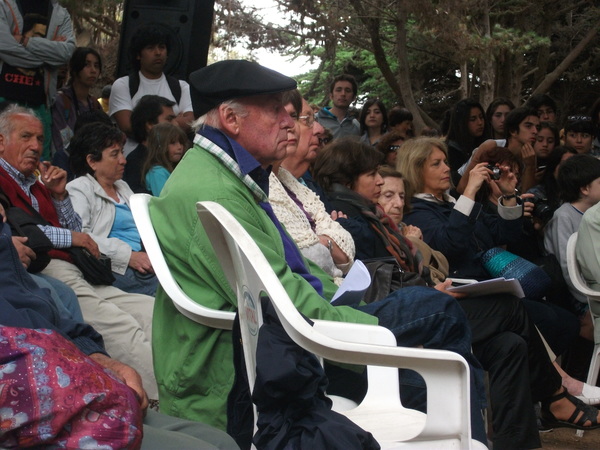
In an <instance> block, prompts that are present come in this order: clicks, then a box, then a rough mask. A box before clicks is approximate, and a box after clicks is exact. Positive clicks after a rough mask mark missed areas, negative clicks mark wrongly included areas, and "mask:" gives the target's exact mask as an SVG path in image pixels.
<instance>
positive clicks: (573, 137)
mask: <svg viewBox="0 0 600 450" xmlns="http://www.w3.org/2000/svg"><path fill="white" fill-rule="evenodd" d="M592 141H593V138H592V135H591V134H590V133H583V132H581V131H567V133H565V144H566V145H568V146H569V147H573V148H574V149H575V150H577V153H589V152H590V150H591V149H592Z"/></svg>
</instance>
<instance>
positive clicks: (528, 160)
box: [521, 142, 537, 167]
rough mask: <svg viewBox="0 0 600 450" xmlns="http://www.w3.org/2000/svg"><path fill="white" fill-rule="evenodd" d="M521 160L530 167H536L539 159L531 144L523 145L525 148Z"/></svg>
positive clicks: (522, 150) (522, 149)
mask: <svg viewBox="0 0 600 450" xmlns="http://www.w3.org/2000/svg"><path fill="white" fill-rule="evenodd" d="M521 158H522V159H523V162H524V163H525V164H526V165H528V166H529V165H530V164H531V165H533V166H534V167H535V165H536V160H537V158H536V156H535V150H534V149H533V146H532V145H531V144H530V143H529V142H527V143H526V144H523V147H521Z"/></svg>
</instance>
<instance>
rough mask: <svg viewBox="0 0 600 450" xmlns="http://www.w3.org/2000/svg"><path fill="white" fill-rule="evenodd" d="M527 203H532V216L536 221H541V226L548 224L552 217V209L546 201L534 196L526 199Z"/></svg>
mask: <svg viewBox="0 0 600 450" xmlns="http://www.w3.org/2000/svg"><path fill="white" fill-rule="evenodd" d="M527 201H529V202H531V203H533V205H534V206H533V211H532V213H531V214H532V215H533V216H534V217H536V218H537V219H539V220H541V222H542V223H543V224H546V223H548V221H549V220H550V219H552V216H553V215H554V209H552V207H551V206H550V205H549V204H548V199H546V198H543V197H538V196H535V197H533V198H530V199H528V200H527Z"/></svg>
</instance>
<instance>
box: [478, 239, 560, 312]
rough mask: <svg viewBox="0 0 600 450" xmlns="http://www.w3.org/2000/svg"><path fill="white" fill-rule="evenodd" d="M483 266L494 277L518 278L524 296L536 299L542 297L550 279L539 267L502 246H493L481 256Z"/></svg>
mask: <svg viewBox="0 0 600 450" xmlns="http://www.w3.org/2000/svg"><path fill="white" fill-rule="evenodd" d="M481 262H482V263H483V267H485V270H487V271H488V273H489V274H490V275H491V276H492V277H494V278H497V277H504V278H507V279H509V278H514V279H516V280H519V283H521V288H523V292H524V293H525V297H527V298H529V299H532V300H536V299H540V298H542V297H544V295H546V291H547V290H548V288H549V287H550V285H551V284H552V280H551V279H550V277H549V276H548V274H547V273H546V272H545V271H544V269H542V268H541V267H539V266H537V265H535V264H534V263H532V262H531V261H528V260H526V259H525V258H522V257H520V256H517V255H515V254H513V253H511V252H509V251H507V250H504V249H503V248H498V247H494V248H491V249H489V250H488V251H486V252H485V253H484V254H483V255H482V256H481Z"/></svg>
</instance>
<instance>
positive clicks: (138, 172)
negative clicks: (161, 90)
mask: <svg viewBox="0 0 600 450" xmlns="http://www.w3.org/2000/svg"><path fill="white" fill-rule="evenodd" d="M174 107H175V102H172V101H171V100H169V99H167V98H165V97H161V96H159V95H144V96H143V97H142V98H141V99H140V101H139V103H138V104H137V105H136V106H135V108H133V112H132V113H131V132H132V135H133V138H134V139H135V140H136V141H137V142H139V144H138V145H137V147H136V148H135V149H134V150H133V151H132V152H131V153H129V155H127V164H126V165H125V172H124V173H123V180H125V181H126V182H127V184H128V185H129V187H130V188H131V190H132V191H133V192H135V193H139V192H148V191H147V190H146V187H145V186H144V184H143V182H142V167H143V166H144V161H146V155H147V154H148V149H147V148H146V138H147V137H148V132H149V131H150V130H151V129H152V127H153V126H154V125H156V124H159V123H162V122H171V123H174V122H175V119H176V116H175V112H174V111H173V109H174Z"/></svg>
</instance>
